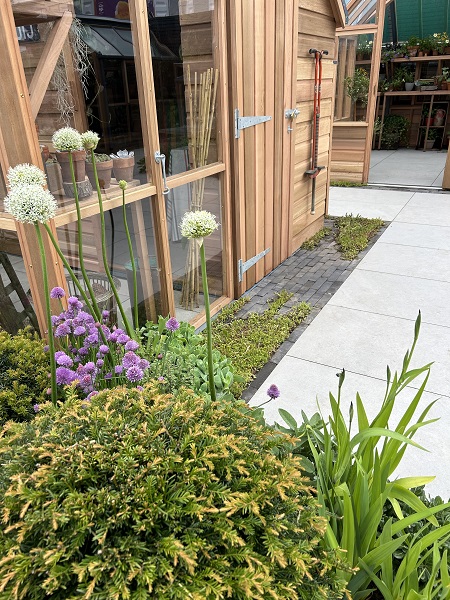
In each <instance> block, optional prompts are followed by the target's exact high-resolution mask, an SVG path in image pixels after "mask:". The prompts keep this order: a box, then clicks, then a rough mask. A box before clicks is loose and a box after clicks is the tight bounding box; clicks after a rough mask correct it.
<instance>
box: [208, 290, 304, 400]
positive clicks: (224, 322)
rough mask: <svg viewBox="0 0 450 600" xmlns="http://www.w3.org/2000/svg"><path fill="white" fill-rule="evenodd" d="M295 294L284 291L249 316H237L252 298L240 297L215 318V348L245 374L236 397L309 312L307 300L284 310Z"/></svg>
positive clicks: (241, 375)
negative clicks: (263, 308) (282, 312)
mask: <svg viewBox="0 0 450 600" xmlns="http://www.w3.org/2000/svg"><path fill="white" fill-rule="evenodd" d="M291 297H292V294H289V293H288V292H286V291H282V292H280V293H279V294H277V295H276V296H275V298H274V299H273V300H270V301H268V307H267V308H266V310H265V311H264V312H263V313H256V312H254V313H251V314H250V315H249V316H248V317H247V318H245V319H239V318H236V316H235V315H236V313H237V312H238V311H239V310H240V309H241V308H242V307H243V306H244V305H245V304H246V302H248V298H240V299H239V300H237V301H236V302H234V303H233V304H231V305H229V306H227V307H226V308H224V309H223V310H222V312H221V313H220V314H219V316H218V317H217V319H216V320H215V321H214V322H213V324H212V336H213V345H214V348H216V350H219V352H220V353H221V354H223V355H224V356H226V357H228V358H229V359H230V360H231V363H232V365H233V370H234V372H235V373H236V374H237V375H239V376H240V377H241V378H242V381H241V382H237V383H234V384H233V386H232V391H233V393H234V395H235V396H236V398H240V396H241V394H242V390H243V389H245V387H246V385H248V383H249V382H250V381H251V380H252V379H253V377H254V373H255V372H256V371H258V370H259V369H261V368H262V367H263V366H264V365H265V364H266V362H267V361H268V360H269V358H270V357H271V356H272V354H273V353H274V352H275V350H276V349H277V348H278V347H279V346H280V345H281V344H282V343H283V342H284V340H286V339H287V338H288V337H289V334H290V332H291V331H292V330H293V329H295V328H296V327H297V325H299V324H300V323H301V322H302V321H303V319H305V317H306V316H307V315H308V313H309V311H310V306H309V304H306V302H301V303H300V304H296V305H295V306H293V307H292V308H290V309H289V310H288V311H287V312H285V313H284V314H281V313H280V311H281V309H282V307H283V306H284V305H285V304H286V303H287V302H288V300H289V299H290V298H291Z"/></svg>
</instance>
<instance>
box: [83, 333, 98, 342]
mask: <svg viewBox="0 0 450 600" xmlns="http://www.w3.org/2000/svg"><path fill="white" fill-rule="evenodd" d="M95 344H98V332H97V331H95V333H90V334H89V335H88V336H87V337H86V338H85V340H84V345H85V346H95Z"/></svg>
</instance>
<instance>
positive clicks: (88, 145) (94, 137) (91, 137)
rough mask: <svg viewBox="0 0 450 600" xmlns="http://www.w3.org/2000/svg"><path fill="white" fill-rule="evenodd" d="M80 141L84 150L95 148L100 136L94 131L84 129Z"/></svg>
mask: <svg viewBox="0 0 450 600" xmlns="http://www.w3.org/2000/svg"><path fill="white" fill-rule="evenodd" d="M81 141H82V142H83V147H84V149H85V150H95V149H96V148H97V146H98V143H99V141H100V136H99V135H98V133H95V131H85V132H84V133H82V134H81Z"/></svg>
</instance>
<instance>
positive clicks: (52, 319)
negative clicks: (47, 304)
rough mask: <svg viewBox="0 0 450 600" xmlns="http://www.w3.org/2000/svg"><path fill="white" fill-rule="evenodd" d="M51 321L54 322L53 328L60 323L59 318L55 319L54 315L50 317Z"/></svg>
mask: <svg viewBox="0 0 450 600" xmlns="http://www.w3.org/2000/svg"><path fill="white" fill-rule="evenodd" d="M50 321H51V322H52V325H53V327H54V326H55V325H56V324H57V323H58V322H59V317H55V315H52V316H51V317H50Z"/></svg>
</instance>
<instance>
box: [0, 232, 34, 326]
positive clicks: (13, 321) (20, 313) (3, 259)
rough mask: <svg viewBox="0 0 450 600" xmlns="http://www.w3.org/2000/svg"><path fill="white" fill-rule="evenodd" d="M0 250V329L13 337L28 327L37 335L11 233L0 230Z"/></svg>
mask: <svg viewBox="0 0 450 600" xmlns="http://www.w3.org/2000/svg"><path fill="white" fill-rule="evenodd" d="M0 248H1V251H0V328H1V329H4V330H5V331H7V332H8V333H13V334H14V333H17V331H18V330H19V329H23V327H25V326H26V325H31V326H32V327H34V328H35V329H36V331H39V329H38V324H37V320H36V315H35V313H34V309H33V304H32V300H31V294H30V285H29V283H28V278H27V275H26V272H25V264H24V261H23V258H22V252H21V250H20V245H19V240H18V238H17V234H16V232H15V231H6V230H5V229H0Z"/></svg>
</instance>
